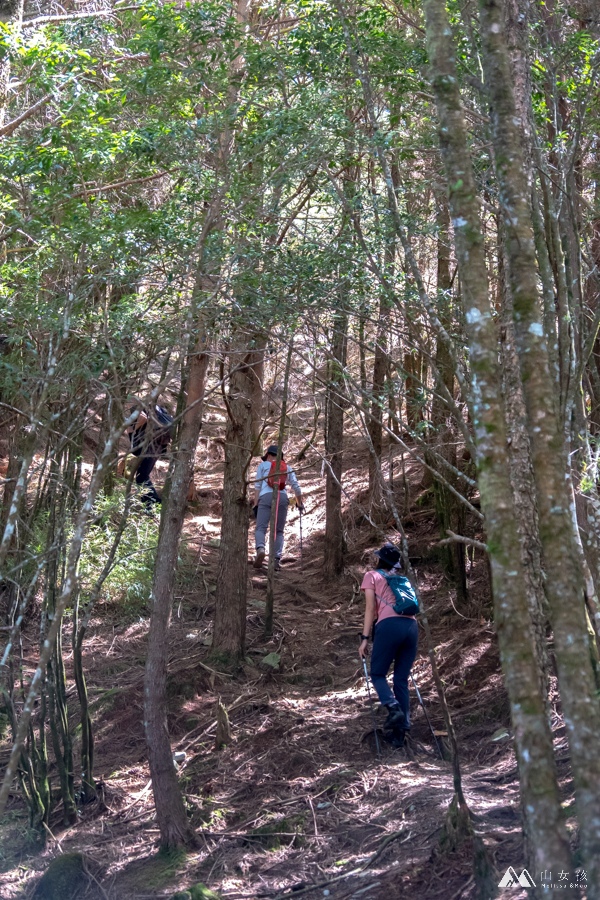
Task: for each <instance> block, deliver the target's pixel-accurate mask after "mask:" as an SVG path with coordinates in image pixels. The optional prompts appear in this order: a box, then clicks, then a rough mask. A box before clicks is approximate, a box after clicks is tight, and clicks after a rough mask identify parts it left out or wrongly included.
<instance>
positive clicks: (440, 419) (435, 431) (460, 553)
mask: <svg viewBox="0 0 600 900" xmlns="http://www.w3.org/2000/svg"><path fill="white" fill-rule="evenodd" d="M435 208H436V224H437V228H438V236H437V301H438V311H439V317H440V321H441V322H442V324H443V325H444V327H445V328H447V327H448V324H449V321H450V318H451V317H450V308H451V299H450V294H451V290H452V279H451V276H450V255H451V246H450V209H449V207H448V196H447V192H446V186H445V184H444V185H438V186H437V187H436V189H435ZM435 368H436V371H437V379H438V381H437V384H436V392H435V393H434V396H433V400H432V403H431V426H432V431H431V440H432V443H433V446H434V448H435V451H436V453H438V454H439V455H440V456H442V457H443V458H444V459H446V460H448V462H449V463H450V464H451V465H453V466H456V449H455V446H454V434H453V431H452V428H451V427H449V425H448V407H447V405H446V404H445V403H444V400H443V393H444V392H443V388H446V391H447V392H448V393H449V394H450V395H451V396H452V394H453V388H454V370H453V368H452V359H451V357H450V354H449V353H448V348H447V346H446V344H445V343H444V342H443V341H440V340H438V341H437V343H436V353H435ZM425 461H426V462H427V463H429V465H431V466H432V467H433V468H437V466H438V464H437V463H436V460H435V458H433V457H432V455H431V453H428V451H427V449H426V450H425ZM444 475H445V476H447V475H448V473H447V472H445V473H444ZM432 481H433V490H434V496H435V509H436V516H437V520H438V526H439V529H440V536H441V538H442V540H443V539H444V538H447V537H448V533H447V532H448V529H450V530H451V531H454V532H455V533H458V534H462V533H463V531H464V526H463V524H462V521H461V519H463V518H464V514H463V511H462V509H461V508H459V505H458V503H457V500H456V498H455V497H454V495H453V494H452V493H451V492H450V491H449V490H448V488H447V487H446V486H445V485H444V484H443V483H442V482H441V481H440V480H439V479H436V478H435V477H434V476H431V475H430V474H429V470H427V469H426V470H425V473H424V477H423V483H424V484H425V486H429V485H430V484H431V482H432ZM455 486H456V485H455ZM440 551H441V554H442V563H443V565H444V569H445V570H446V573H447V575H448V576H449V577H450V578H451V579H452V581H454V583H455V584H456V592H457V600H458V603H459V606H461V605H462V606H463V607H466V604H467V601H468V592H467V569H466V547H465V545H464V544H459V543H457V542H456V541H454V542H452V543H450V544H446V545H444V546H443V547H440Z"/></svg>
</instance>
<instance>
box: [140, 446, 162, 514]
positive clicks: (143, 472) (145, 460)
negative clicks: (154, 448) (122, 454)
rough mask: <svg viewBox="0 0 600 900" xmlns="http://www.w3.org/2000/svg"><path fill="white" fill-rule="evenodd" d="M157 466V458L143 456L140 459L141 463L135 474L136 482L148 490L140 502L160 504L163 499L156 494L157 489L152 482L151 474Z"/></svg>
mask: <svg viewBox="0 0 600 900" xmlns="http://www.w3.org/2000/svg"><path fill="white" fill-rule="evenodd" d="M155 464H156V457H155V456H142V458H141V459H140V463H139V465H138V467H137V469H136V472H135V481H136V484H140V485H142V486H143V487H145V488H147V490H146V491H145V492H144V493H143V494H142V496H141V497H140V500H141V501H142V502H146V503H147V502H148V501H151V502H153V503H160V502H161V498H160V496H159V495H158V494H157V492H156V488H155V487H154V485H153V484H152V480H151V478H150V473H151V472H152V469H153V468H154V466H155Z"/></svg>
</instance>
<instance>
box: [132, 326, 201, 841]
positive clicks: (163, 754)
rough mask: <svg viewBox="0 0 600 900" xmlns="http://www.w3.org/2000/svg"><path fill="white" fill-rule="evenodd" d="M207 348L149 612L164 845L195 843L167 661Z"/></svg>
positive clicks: (149, 700) (148, 723) (151, 732)
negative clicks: (171, 714)
mask: <svg viewBox="0 0 600 900" xmlns="http://www.w3.org/2000/svg"><path fill="white" fill-rule="evenodd" d="M206 350H207V345H206V336H205V334H204V333H202V334H201V335H200V338H199V340H198V342H197V344H196V347H195V350H194V352H193V354H192V355H191V359H190V364H189V376H188V396H187V404H186V412H185V414H184V417H183V424H182V428H181V434H180V437H179V442H178V446H177V447H176V448H175V449H174V450H173V453H172V460H171V466H170V470H169V476H168V478H167V485H166V486H165V492H164V496H163V504H164V508H163V513H162V519H161V528H160V535H159V538H158V547H157V550H156V563H155V568H154V578H153V583H152V618H151V620H150V633H149V635H148V657H147V660H146V674H145V678H144V728H145V732H146V746H147V748H148V762H149V764H150V776H151V778H152V791H153V793H154V805H155V808H156V819H157V823H158V827H159V830H160V843H161V846H163V847H178V846H182V845H184V846H190V845H193V844H194V843H195V838H194V833H193V831H192V829H191V828H190V824H189V822H188V818H187V813H186V810H185V806H184V803H183V797H182V795H181V791H180V789H179V783H178V780H177V772H176V770H175V767H174V765H173V754H172V751H171V741H170V739H169V730H168V726H167V665H168V658H169V645H168V634H169V624H170V621H171V609H172V605H173V586H174V582H175V572H176V570H177V555H178V551H179V540H180V537H181V529H182V527H183V517H184V514H185V504H186V498H187V492H188V488H189V484H190V480H191V478H192V475H193V471H194V457H195V453H196V444H197V443H198V435H199V433H200V427H201V424H202V403H201V402H200V401H201V398H202V397H203V395H204V384H205V378H206V370H207V367H208V359H209V357H208V354H207V352H206Z"/></svg>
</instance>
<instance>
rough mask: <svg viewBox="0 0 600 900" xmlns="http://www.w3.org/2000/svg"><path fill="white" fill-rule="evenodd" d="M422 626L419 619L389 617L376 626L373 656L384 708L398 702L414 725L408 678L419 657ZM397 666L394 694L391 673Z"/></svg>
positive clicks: (374, 676) (376, 684)
mask: <svg viewBox="0 0 600 900" xmlns="http://www.w3.org/2000/svg"><path fill="white" fill-rule="evenodd" d="M418 643H419V626H418V625H417V621H416V619H409V618H404V617H401V616H388V617H387V618H385V619H382V620H381V621H380V622H378V623H377V625H376V626H375V640H374V641H373V654H372V656H371V681H372V682H373V687H374V688H375V690H376V691H377V694H378V696H379V699H380V701H381V703H382V704H384V705H386V706H387V705H389V704H390V703H393V702H394V700H397V701H398V703H399V704H400V707H401V709H402V710H403V712H404V715H405V716H406V724H405V727H406V728H408V727H409V725H410V710H409V696H408V676H409V675H410V670H411V669H412V664H413V663H414V661H415V656H416V655H417V644H418ZM392 663H394V693H392V691H391V688H390V686H389V684H388V681H387V673H388V671H389V668H390V666H391V664H392Z"/></svg>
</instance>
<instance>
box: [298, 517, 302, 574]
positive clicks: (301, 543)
mask: <svg viewBox="0 0 600 900" xmlns="http://www.w3.org/2000/svg"><path fill="white" fill-rule="evenodd" d="M298 512H299V513H300V568H302V510H301V509H299V510H298Z"/></svg>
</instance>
